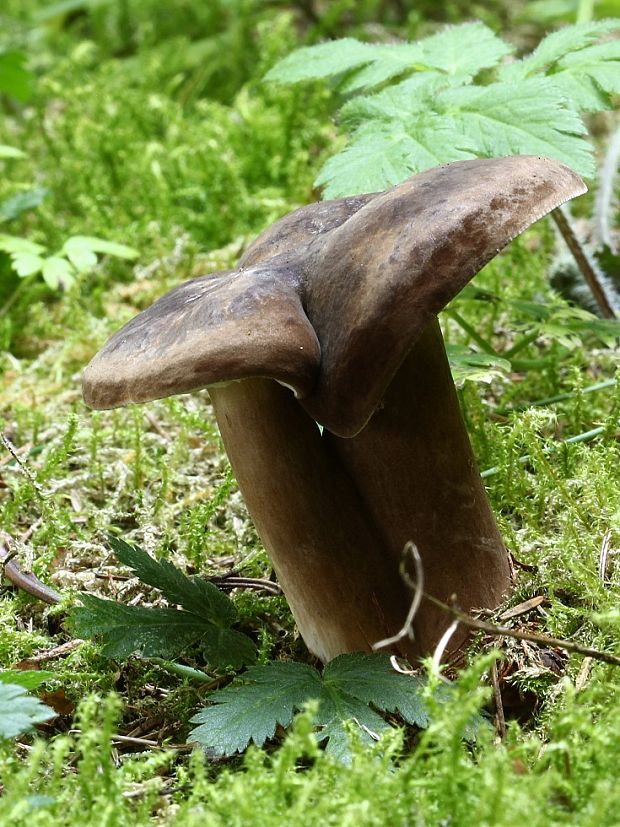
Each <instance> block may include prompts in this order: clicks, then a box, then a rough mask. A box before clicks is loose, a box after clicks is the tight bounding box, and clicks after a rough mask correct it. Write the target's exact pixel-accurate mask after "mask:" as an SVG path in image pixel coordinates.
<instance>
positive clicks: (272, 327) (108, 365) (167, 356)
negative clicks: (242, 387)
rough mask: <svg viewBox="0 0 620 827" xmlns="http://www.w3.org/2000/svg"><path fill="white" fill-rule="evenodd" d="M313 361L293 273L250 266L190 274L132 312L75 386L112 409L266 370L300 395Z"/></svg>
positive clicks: (311, 379)
mask: <svg viewBox="0 0 620 827" xmlns="http://www.w3.org/2000/svg"><path fill="white" fill-rule="evenodd" d="M319 362H320V348H319V344H318V341H317V338H316V336H315V334H314V330H313V329H312V326H311V325H310V323H309V321H308V319H307V318H306V315H305V313H304V311H303V309H302V307H301V301H300V297H299V284H298V274H297V273H296V272H295V271H294V269H290V268H283V267H280V268H278V267H275V268H274V267H269V268H266V267H263V266H256V267H253V268H250V269H248V270H245V271H243V272H231V273H219V274H214V275H210V276H203V277H201V278H197V279H193V280H192V281H189V282H186V283H185V284H182V285H181V286H180V287H177V288H176V289H175V290H172V291H171V292H170V293H168V294H167V295H165V296H163V297H162V298H161V299H159V300H158V301H156V302H155V304H153V305H152V306H151V307H149V308H148V309H147V310H145V311H143V312H142V313H139V314H138V315H137V316H136V317H135V318H134V319H132V320H131V321H130V322H129V323H128V324H126V325H125V327H123V328H122V329H121V330H119V331H118V332H117V333H115V334H114V335H113V336H112V338H111V339H110V340H109V341H108V342H107V344H106V345H105V346H104V347H103V348H102V350H101V351H99V353H98V354H97V355H96V356H95V357H94V359H93V360H92V361H91V363H90V364H89V365H88V367H87V368H86V371H85V373H84V377H83V392H84V399H85V401H86V404H87V405H89V406H90V407H92V408H114V407H118V406H119V405H125V404H126V403H128V402H147V401H149V400H151V399H159V398H161V397H164V396H171V395H172V394H176V393H186V392H188V391H192V390H197V389H199V388H204V387H206V386H208V385H211V384H216V383H221V382H230V381H234V380H239V379H245V378H248V377H268V378H271V379H275V380H277V381H279V382H282V383H283V384H286V385H289V386H290V387H292V388H293V389H294V391H295V392H296V394H297V395H303V394H305V393H308V392H309V390H310V389H311V388H312V387H313V386H314V385H315V384H316V381H317V376H318V371H319Z"/></svg>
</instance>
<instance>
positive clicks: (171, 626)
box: [69, 594, 211, 658]
mask: <svg viewBox="0 0 620 827" xmlns="http://www.w3.org/2000/svg"><path fill="white" fill-rule="evenodd" d="M81 599H82V602H83V604H84V605H83V606H77V607H75V608H74V609H72V610H71V612H70V614H69V623H70V625H71V629H72V630H73V632H74V634H76V635H77V636H78V637H83V638H98V639H99V640H100V641H101V643H102V650H101V651H102V653H103V654H104V655H105V656H106V657H109V658H127V657H129V656H130V655H135V654H138V655H142V656H143V657H162V658H173V657H176V656H177V655H179V654H180V653H181V652H183V650H184V649H186V648H187V647H188V646H190V645H192V644H194V643H196V642H197V641H199V640H200V639H201V637H202V635H203V634H204V632H205V621H203V620H201V619H200V618H198V617H196V615H192V614H190V613H189V612H180V611H178V610H176V609H158V608H147V607H144V606H125V605H123V604H122V603H117V602H116V601H114V600H104V599H103V598H101V597H95V595H91V594H83V595H82V597H81ZM207 628H208V629H209V630H210V628H211V624H208V626H207Z"/></svg>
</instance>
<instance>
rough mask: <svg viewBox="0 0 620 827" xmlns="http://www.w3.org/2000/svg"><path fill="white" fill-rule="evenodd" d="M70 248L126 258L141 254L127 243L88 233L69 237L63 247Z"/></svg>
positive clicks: (64, 248)
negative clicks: (107, 239) (119, 242)
mask: <svg viewBox="0 0 620 827" xmlns="http://www.w3.org/2000/svg"><path fill="white" fill-rule="evenodd" d="M68 249H73V250H81V251H82V252H85V251H90V252H91V253H100V254H101V255H108V256H116V257H117V258H126V259H134V258H137V257H138V255H139V253H138V251H137V250H134V248H133V247H128V246H127V245H126V244H118V243H117V242H115V241H106V240H105V239H104V238H97V237H96V236H87V235H74V236H72V237H71V238H69V239H68V240H67V241H66V242H65V245H64V247H63V250H68Z"/></svg>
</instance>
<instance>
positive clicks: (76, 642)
mask: <svg viewBox="0 0 620 827" xmlns="http://www.w3.org/2000/svg"><path fill="white" fill-rule="evenodd" d="M82 643H84V641H83V640H81V639H80V638H74V639H73V640H68V641H67V642H66V643H61V644H60V646H54V648H53V649H47V650H45V651H44V652H39V653H38V654H36V655H30V657H27V658H25V659H24V662H25V663H27V664H29V665H30V664H32V665H33V666H36V665H38V664H39V663H46V662H47V661H50V660H56V658H64V657H66V656H67V655H70V654H71V652H73V651H74V650H75V649H77V648H78V646H81V645H82Z"/></svg>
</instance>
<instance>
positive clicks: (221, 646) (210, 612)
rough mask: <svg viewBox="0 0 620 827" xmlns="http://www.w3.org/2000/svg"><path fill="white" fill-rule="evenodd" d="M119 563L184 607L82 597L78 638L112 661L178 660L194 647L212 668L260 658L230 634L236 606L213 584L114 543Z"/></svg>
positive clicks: (242, 638) (247, 642)
mask: <svg viewBox="0 0 620 827" xmlns="http://www.w3.org/2000/svg"><path fill="white" fill-rule="evenodd" d="M109 541H110V545H111V546H112V548H113V549H114V552H115V553H116V556H117V557H118V559H119V560H120V561H121V562H122V563H124V564H125V565H127V566H129V567H130V568H131V569H133V571H134V572H135V574H136V575H137V576H138V577H139V578H140V580H141V581H142V582H143V583H145V584H147V585H149V586H153V587H155V588H157V589H160V591H161V592H162V593H163V595H164V596H165V597H166V599H167V600H168V601H169V602H170V603H174V604H177V605H179V606H182V609H181V610H178V609H173V608H149V607H144V606H124V605H123V604H121V603H117V602H115V601H113V600H103V599H102V598H99V597H95V596H93V595H83V596H82V602H83V604H84V605H83V606H81V607H76V608H74V609H73V610H72V611H71V612H70V615H69V621H70V624H71V627H72V629H73V631H74V633H75V634H76V635H78V636H79V637H90V638H99V639H100V641H101V643H102V646H103V650H102V651H103V654H104V655H106V656H107V657H115V658H126V657H129V656H130V655H132V654H139V655H141V656H142V657H162V658H174V657H176V656H177V655H180V654H181V653H182V652H183V651H184V650H185V649H187V648H188V647H189V646H196V645H197V646H200V647H201V648H202V649H203V651H204V653H205V656H206V658H207V659H208V661H209V663H210V664H211V665H212V666H215V667H218V668H224V667H229V666H231V667H233V668H235V669H238V668H239V667H241V666H243V665H247V664H250V663H252V662H253V661H254V660H255V657H256V646H255V644H254V642H253V641H252V640H251V639H250V638H249V637H248V636H247V635H245V634H243V633H242V632H238V631H236V630H234V629H231V628H229V627H230V626H231V625H232V624H233V623H234V621H235V620H236V618H237V613H236V611H235V607H234V606H233V604H232V602H231V601H230V600H229V598H228V597H226V595H225V594H223V593H222V592H220V591H219V589H217V588H216V587H215V586H214V585H213V584H212V583H207V582H206V581H204V580H199V579H192V578H189V577H186V576H185V575H184V574H183V573H182V572H181V571H180V570H179V569H177V568H176V567H175V566H173V565H172V563H169V562H167V561H165V560H162V561H157V560H154V559H153V558H152V557H151V556H150V555H149V554H147V553H146V552H145V551H143V549H141V548H139V547H138V546H131V545H130V544H129V543H126V542H125V541H124V540H121V539H118V538H115V537H110V538H109Z"/></svg>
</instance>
